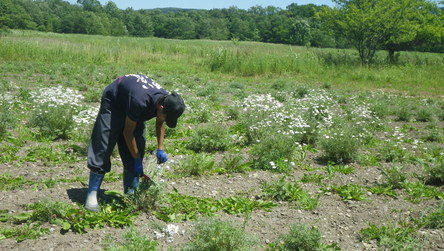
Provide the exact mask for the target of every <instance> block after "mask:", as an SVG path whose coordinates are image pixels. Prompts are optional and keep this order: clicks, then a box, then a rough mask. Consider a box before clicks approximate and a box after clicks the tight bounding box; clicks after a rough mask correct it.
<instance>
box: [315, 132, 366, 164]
mask: <svg viewBox="0 0 444 251" xmlns="http://www.w3.org/2000/svg"><path fill="white" fill-rule="evenodd" d="M317 145H318V146H319V148H320V149H321V150H322V152H323V156H322V158H323V159H324V160H325V161H330V162H335V163H350V162H353V161H355V160H356V159H357V157H358V153H359V149H360V147H361V145H362V144H361V140H360V139H359V137H358V133H357V132H356V131H355V130H354V129H353V128H350V126H349V125H348V126H344V127H342V128H337V129H332V130H329V131H328V132H327V133H324V134H323V136H320V137H319V138H318V140H317Z"/></svg>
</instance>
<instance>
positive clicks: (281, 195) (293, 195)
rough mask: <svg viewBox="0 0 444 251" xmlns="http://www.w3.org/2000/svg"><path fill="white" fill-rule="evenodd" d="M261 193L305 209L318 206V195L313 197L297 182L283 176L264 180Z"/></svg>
mask: <svg viewBox="0 0 444 251" xmlns="http://www.w3.org/2000/svg"><path fill="white" fill-rule="evenodd" d="M262 190H263V193H264V195H265V196H266V197H268V198H271V199H274V200H280V201H290V202H294V203H295V204H296V205H297V206H298V207H301V208H303V209H306V210H310V209H314V208H316V207H317V206H318V202H319V197H318V198H313V197H312V196H310V194H308V193H307V192H305V191H304V190H303V189H302V188H301V187H300V185H299V184H298V183H295V182H287V181H286V180H285V177H281V178H280V179H278V180H276V181H272V182H266V183H264V184H263V186H262Z"/></svg>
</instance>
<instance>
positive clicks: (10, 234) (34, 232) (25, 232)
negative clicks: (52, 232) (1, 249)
mask: <svg viewBox="0 0 444 251" xmlns="http://www.w3.org/2000/svg"><path fill="white" fill-rule="evenodd" d="M47 233H49V229H47V228H44V227H42V226H41V225H39V224H32V223H31V224H24V225H21V226H19V227H2V228H0V240H2V239H7V238H15V240H16V241H17V242H21V241H24V240H27V239H37V238H39V237H41V236H43V235H45V234H47Z"/></svg>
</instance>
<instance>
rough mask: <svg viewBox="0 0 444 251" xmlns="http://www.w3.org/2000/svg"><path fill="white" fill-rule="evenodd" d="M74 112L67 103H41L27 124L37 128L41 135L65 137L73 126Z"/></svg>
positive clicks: (56, 137)
mask: <svg viewBox="0 0 444 251" xmlns="http://www.w3.org/2000/svg"><path fill="white" fill-rule="evenodd" d="M74 112H75V111H74V110H73V108H72V107H71V106H69V105H53V104H50V103H43V104H40V105H39V106H38V107H37V108H36V109H35V110H34V112H33V114H32V115H31V118H30V121H29V124H30V126H32V127H35V128H37V129H38V131H39V133H40V136H42V137H47V138H51V139H67V138H68V137H69V134H70V132H71V130H72V129H73V128H74V126H75V121H74V117H73V116H74Z"/></svg>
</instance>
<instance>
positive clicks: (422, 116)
mask: <svg viewBox="0 0 444 251" xmlns="http://www.w3.org/2000/svg"><path fill="white" fill-rule="evenodd" d="M434 114H435V111H434V109H433V108H432V107H425V106H424V107H421V108H420V109H419V110H418V111H417V112H416V120H417V121H421V122H432V121H434V119H435V118H434Z"/></svg>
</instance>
